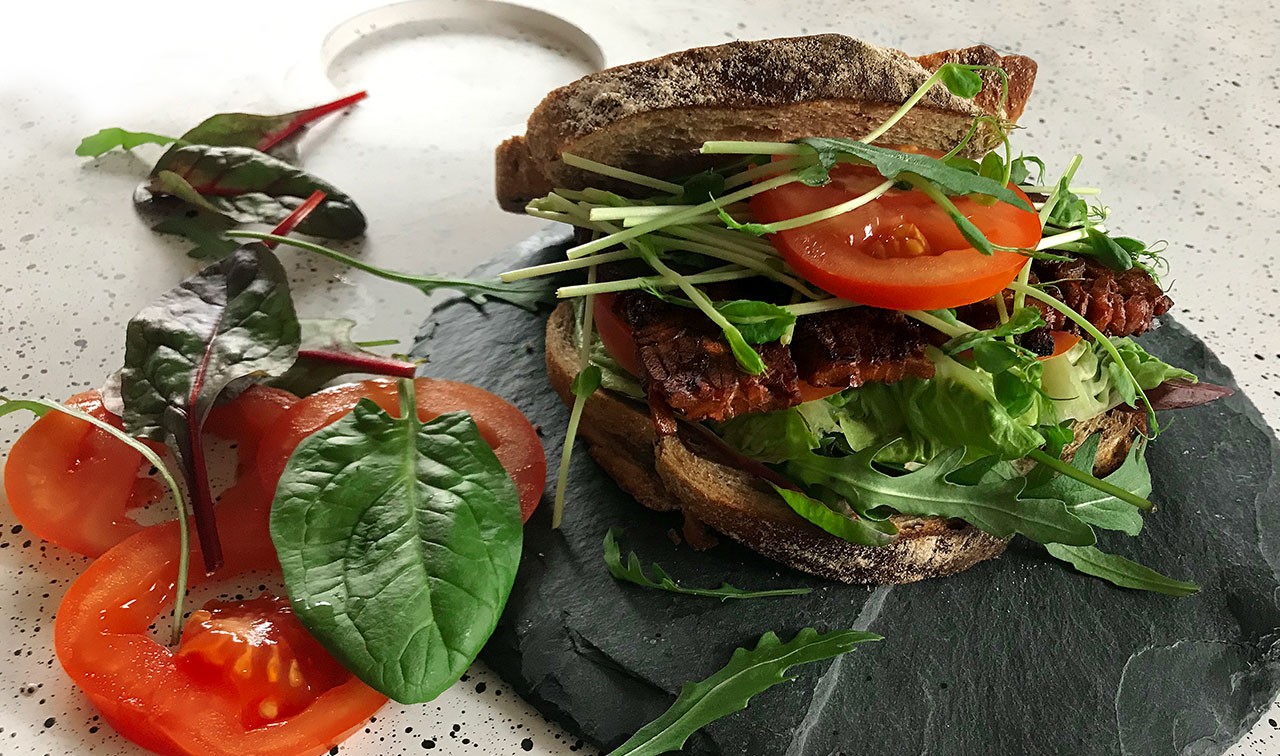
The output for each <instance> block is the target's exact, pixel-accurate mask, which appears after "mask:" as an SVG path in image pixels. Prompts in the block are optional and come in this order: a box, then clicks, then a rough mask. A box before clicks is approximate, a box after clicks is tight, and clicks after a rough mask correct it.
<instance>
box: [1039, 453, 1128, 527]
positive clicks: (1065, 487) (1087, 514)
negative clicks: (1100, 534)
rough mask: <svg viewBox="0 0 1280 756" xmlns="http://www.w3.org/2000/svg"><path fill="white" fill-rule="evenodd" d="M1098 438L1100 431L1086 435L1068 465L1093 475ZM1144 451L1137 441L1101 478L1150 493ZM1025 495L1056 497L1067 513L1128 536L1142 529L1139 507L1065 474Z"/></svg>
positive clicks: (1125, 487)
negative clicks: (1113, 469)
mask: <svg viewBox="0 0 1280 756" xmlns="http://www.w3.org/2000/svg"><path fill="white" fill-rule="evenodd" d="M1099 439H1101V435H1100V434H1094V435H1092V436H1090V437H1089V438H1086V439H1085V440H1084V442H1083V443H1081V444H1080V447H1079V448H1078V449H1076V453H1075V456H1074V457H1072V459H1071V465H1072V466H1073V467H1075V468H1076V469H1077V470H1081V471H1083V472H1086V473H1088V474H1090V475H1092V474H1093V463H1094V460H1096V459H1097V456H1098V441H1099ZM1143 452H1144V449H1143V443H1142V441H1141V440H1139V441H1138V442H1136V443H1134V445H1133V448H1131V449H1130V450H1129V456H1127V457H1126V458H1125V460H1124V463H1123V464H1122V465H1120V467H1119V468H1117V469H1116V471H1115V472H1113V473H1111V474H1110V475H1108V476H1106V477H1105V478H1103V480H1105V481H1106V482H1108V483H1111V484H1113V485H1116V486H1119V487H1120V488H1123V489H1125V490H1126V491H1130V492H1132V493H1135V494H1137V495H1138V496H1143V497H1146V496H1149V495H1150V494H1151V472H1150V470H1148V469H1147V460H1146V457H1145V456H1144V454H1143ZM1025 495H1027V496H1035V497H1039V498H1045V499H1059V500H1061V501H1063V502H1065V503H1066V505H1067V511H1068V512H1071V513H1072V514H1074V515H1075V516H1076V517H1078V518H1080V519H1081V520H1083V521H1084V522H1087V523H1089V524H1090V525H1093V526H1095V527H1099V528H1103V529H1105V530H1119V531H1121V532H1123V533H1126V534H1128V535H1131V536H1135V535H1137V534H1138V533H1139V532H1141V531H1142V510H1141V509H1138V508H1137V507H1135V506H1133V505H1132V504H1129V503H1128V502H1124V501H1121V500H1120V499H1118V498H1116V497H1115V496H1112V495H1110V494H1107V493H1105V492H1102V491H1099V490H1098V489H1096V488H1094V487H1093V486H1090V485H1088V484H1086V483H1083V482H1081V481H1078V480H1076V479H1075V478H1071V477H1068V476H1066V475H1058V476H1056V477H1054V478H1052V479H1050V480H1049V481H1048V482H1047V483H1044V484H1043V485H1040V486H1037V487H1035V488H1033V489H1028V490H1027V491H1026V493H1025Z"/></svg>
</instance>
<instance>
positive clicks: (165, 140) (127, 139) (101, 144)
mask: <svg viewBox="0 0 1280 756" xmlns="http://www.w3.org/2000/svg"><path fill="white" fill-rule="evenodd" d="M176 141H178V140H177V139H174V138H173V137H170V136H162V135H160V134H152V133H150V132H147V131H127V130H125V129H122V128H120V127H118V126H116V127H112V128H109V129H102V130H101V131H99V132H98V133H97V134H93V135H91V136H87V137H85V138H84V139H81V140H80V146H79V147H76V154H77V155H79V156H80V157H98V156H99V155H103V154H106V153H108V152H110V151H111V150H114V149H115V148H117V147H119V148H120V149H123V150H132V149H133V148H134V147H137V146H139V145H143V144H173V143H174V142H176Z"/></svg>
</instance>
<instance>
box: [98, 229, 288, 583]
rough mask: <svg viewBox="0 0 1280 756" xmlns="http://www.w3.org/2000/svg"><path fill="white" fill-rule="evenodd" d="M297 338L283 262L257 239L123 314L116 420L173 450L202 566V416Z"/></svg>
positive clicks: (212, 543)
mask: <svg viewBox="0 0 1280 756" xmlns="http://www.w3.org/2000/svg"><path fill="white" fill-rule="evenodd" d="M298 342H299V326H298V318H297V315H295V314H294V310H293V301H292V299H291V298H290V295H289V282H288V279H287V278H286V276H285V272H284V268H283V267H282V266H281V265H280V261H279V260H277V259H276V257H275V255H274V254H272V253H271V251H270V250H267V249H266V248H264V247H262V246H261V245H252V246H246V247H241V248H240V249H238V250H237V251H236V252H234V253H233V254H231V255H229V256H227V257H226V258H223V259H222V260H220V261H218V262H216V263H214V264H213V265H210V266H209V267H207V268H205V269H204V270H202V271H200V272H199V273H197V274H196V275H194V276H192V277H191V278H189V279H187V280H186V281H183V282H182V283H181V284H179V285H178V286H176V287H174V288H173V289H170V290H169V291H167V292H165V293H164V294H163V295H161V296H160V297H159V298H158V299H156V300H155V301H154V302H152V303H151V304H150V305H148V306H147V307H146V308H144V309H143V310H142V311H141V312H139V313H138V314H137V315H135V316H134V318H133V319H132V320H130V321H129V325H128V328H127V329H126V340H125V358H124V368H123V369H122V370H121V371H120V396H121V399H122V404H123V414H122V418H123V420H124V426H125V429H126V430H127V431H128V432H129V433H130V434H131V435H134V436H137V437H139V438H147V439H151V440H153V441H160V442H162V443H164V444H166V445H167V446H168V447H169V448H170V449H171V450H172V451H173V453H174V455H175V457H176V458H177V459H178V460H179V462H180V464H181V467H182V470H183V473H184V475H185V477H186V479H187V485H188V488H189V490H190V493H191V499H192V507H193V513H194V515H195V521H196V532H197V534H198V535H199V537H200V544H201V549H202V552H203V554H204V558H205V565H206V567H208V568H209V569H214V568H215V567H216V566H217V564H219V563H220V561H221V548H220V546H219V544H218V542H217V530H216V528H215V527H214V521H213V501H212V495H211V493H210V491H209V485H208V479H207V472H206V470H205V466H204V452H203V448H202V446H201V444H200V431H201V428H202V427H203V425H204V420H205V418H206V417H207V416H208V414H209V411H210V410H211V409H213V406H214V403H215V402H216V401H217V399H218V397H219V396H220V395H221V394H222V393H223V392H224V391H226V390H228V389H232V390H234V389H236V388H239V387H242V386H244V385H245V384H246V383H247V382H249V381H253V380H255V379H260V378H262V377H264V376H267V375H273V374H278V373H281V372H284V371H285V370H287V369H288V368H289V366H291V365H292V364H293V363H294V360H295V359H296V358H297V354H298Z"/></svg>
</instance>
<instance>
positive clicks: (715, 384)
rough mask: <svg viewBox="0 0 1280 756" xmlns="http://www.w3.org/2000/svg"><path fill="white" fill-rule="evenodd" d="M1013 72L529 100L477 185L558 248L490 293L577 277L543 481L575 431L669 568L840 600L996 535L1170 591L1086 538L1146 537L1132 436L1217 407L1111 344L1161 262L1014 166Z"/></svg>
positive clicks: (677, 75) (686, 59)
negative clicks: (779, 574)
mask: <svg viewBox="0 0 1280 756" xmlns="http://www.w3.org/2000/svg"><path fill="white" fill-rule="evenodd" d="M1035 75H1036V64H1035V62H1034V61H1032V60H1030V59H1029V58H1026V57H1022V56H1018V55H1002V54H999V53H997V52H996V51H995V50H993V49H992V48H990V47H987V46H977V47H968V48H964V49H955V50H947V51H943V52H937V53H933V54H930V55H924V56H920V57H912V56H910V55H908V54H906V53H903V52H900V51H897V50H893V49H888V48H883V47H878V46H876V45H872V44H869V43H866V42H862V41H859V40H856V39H852V38H849V37H846V36H841V35H835V34H824V35H817V36H808V37H795V38H786V39H775V40H766V41H755V42H731V43H728V44H722V45H718V46H714V47H704V48H697V49H692V50H686V51H683V52H678V53H674V54H670V55H666V56H663V57H660V58H657V59H654V60H649V61H644V62H640V63H633V64H629V65H623V66H619V67H616V68H611V69H608V70H605V71H601V72H597V73H594V74H590V75H588V76H586V77H584V78H582V79H580V80H578V81H576V82H574V83H571V84H569V85H567V86H564V87H561V88H560V89H557V90H555V91H553V92H551V93H550V94H549V95H547V97H546V98H545V99H544V100H543V101H542V103H541V104H540V105H539V106H538V107H537V108H536V109H535V110H534V111H533V113H532V115H531V116H530V118H529V121H528V125H527V130H526V133H525V134H524V135H522V136H515V137H512V138H511V139H508V140H507V141H506V142H504V143H503V144H502V145H501V146H499V147H498V149H497V151H496V188H497V196H498V200H499V203H500V204H501V205H502V207H503V208H505V209H507V210H510V211H515V212H525V213H528V214H530V215H532V216H535V217H538V218H543V219H549V220H554V221H557V222H561V223H566V224H569V225H571V226H573V227H575V229H576V231H575V234H576V236H575V240H574V244H573V246H571V247H569V248H568V250H567V251H566V253H565V256H564V259H559V260H555V261H552V262H549V263H546V264H542V265H538V266H533V267H529V268H524V269H520V270H513V271H508V272H507V273H506V274H504V276H503V278H504V279H505V280H507V281H516V280H522V279H527V278H532V277H536V276H543V275H561V276H570V277H576V279H577V280H576V281H570V282H567V283H566V284H565V285H563V286H561V287H560V288H559V289H558V294H559V296H560V297H561V298H562V299H563V300H565V301H564V302H563V303H561V304H560V305H559V306H558V307H557V308H556V309H555V311H554V312H552V313H551V315H550V317H549V319H548V322H547V329H546V362H547V371H548V375H549V377H550V382H551V384H552V386H553V387H554V388H555V390H556V391H557V392H558V393H559V394H560V396H561V397H562V398H563V399H564V401H565V402H566V403H568V404H569V405H570V406H571V407H572V408H573V413H572V415H571V421H570V432H569V439H568V441H567V443H566V448H565V454H566V457H567V455H568V453H569V451H570V450H571V444H572V439H573V437H574V436H575V435H576V434H580V435H581V436H582V437H583V438H584V439H585V440H586V442H587V444H588V446H589V448H590V451H591V454H592V456H593V457H594V458H595V460H596V461H597V462H598V463H599V465H600V467H602V468H603V469H604V470H605V471H606V472H607V473H608V474H609V475H610V476H612V477H613V479H614V480H615V481H616V482H617V483H618V485H619V486H620V487H621V488H622V489H624V490H625V491H627V492H628V493H630V494H631V495H632V496H634V497H635V498H636V499H637V500H638V501H639V502H640V503H642V504H644V505H645V506H648V507H651V508H653V509H657V510H664V511H674V510H678V511H680V512H681V513H683V516H684V523H685V526H684V535H685V539H686V540H687V541H688V542H689V543H690V544H691V545H693V546H695V547H703V546H708V545H710V544H712V543H714V542H715V541H716V534H719V535H722V536H727V537H729V538H731V539H733V540H735V541H738V542H740V543H742V544H744V545H746V546H748V547H750V548H752V549H754V550H755V551H757V552H759V553H760V554H763V555H765V556H767V557H770V558H772V559H775V560H777V561H779V562H782V563H784V564H786V565H789V566H791V567H793V568H796V569H799V570H803V571H805V572H809V573H812V574H815V575H819V576H822V577H826V578H830V579H834V580H840V581H844V582H849V583H875V584H887V583H905V582H911V581H915V580H920V579H924V578H929V577H938V576H945V575H951V574H954V573H957V572H959V571H961V570H965V569H967V568H969V567H971V566H973V565H974V564H976V563H978V562H980V561H983V560H986V559H990V558H993V557H995V556H998V555H999V554H1000V553H1001V552H1002V551H1004V549H1005V547H1006V545H1007V544H1008V543H1009V541H1010V539H1011V538H1012V537H1013V536H1015V535H1022V536H1024V537H1027V538H1030V539H1031V540H1033V541H1037V542H1039V543H1042V544H1045V547H1046V549H1047V550H1048V552H1049V553H1050V554H1051V555H1053V556H1055V557H1058V558H1060V559H1063V560H1065V561H1067V562H1069V563H1071V564H1072V565H1074V566H1075V567H1076V568H1077V569H1080V570H1081V571H1083V572H1086V573H1089V574H1092V575H1095V576H1098V577H1103V578H1106V579H1109V580H1112V582H1116V583H1118V584H1120V585H1128V586H1129V587H1152V585H1155V586H1157V587H1156V588H1155V589H1156V590H1164V591H1165V592H1167V593H1186V592H1190V591H1191V590H1192V589H1194V586H1191V587H1188V586H1189V584H1186V583H1182V582H1181V581H1174V580H1171V579H1167V578H1163V576H1159V575H1158V573H1156V572H1154V571H1153V570H1150V569H1148V568H1145V567H1142V566H1140V565H1136V564H1134V563H1132V562H1129V561H1128V560H1126V559H1124V558H1123V556H1121V555H1117V554H1109V553H1104V552H1102V551H1100V550H1098V549H1097V547H1096V545H1095V544H1096V540H1097V531H1098V530H1100V529H1111V530H1120V531H1123V532H1126V533H1129V534H1136V533H1137V532H1138V530H1139V529H1140V528H1141V523H1142V517H1143V515H1144V514H1145V513H1146V512H1148V511H1149V510H1151V509H1152V505H1151V503H1150V501H1149V500H1148V498H1147V497H1148V495H1149V494H1150V491H1151V481H1150V475H1149V472H1148V470H1147V467H1146V462H1145V457H1144V448H1145V444H1146V443H1147V442H1148V441H1149V440H1150V439H1151V438H1154V437H1155V436H1156V435H1158V433H1159V423H1158V421H1157V418H1156V415H1155V410H1157V409H1164V408H1173V407H1186V406H1192V405H1194V404H1198V403H1202V402H1204V401H1208V400H1210V399H1213V398H1216V397H1218V396H1221V395H1222V394H1224V393H1227V391H1226V390H1225V389H1220V388H1219V387H1214V386H1209V385H1206V384H1203V383H1199V382H1198V381H1197V379H1196V377H1195V376H1194V375H1192V374H1190V373H1188V372H1187V371H1184V370H1181V369H1179V368H1177V367H1175V366H1172V365H1169V364H1166V363H1165V362H1164V361H1162V360H1160V359H1159V358H1158V357H1156V356H1153V355H1151V354H1149V353H1147V352H1146V351H1145V350H1144V349H1143V348H1142V347H1141V346H1140V345H1139V344H1138V342H1137V341H1135V340H1134V337H1137V336H1140V335H1141V334H1143V333H1144V332H1146V331H1148V330H1150V329H1152V328H1154V327H1156V326H1157V325H1158V318H1159V316H1161V315H1163V314H1164V313H1166V312H1167V311H1168V310H1169V308H1170V307H1171V306H1172V301H1171V300H1170V298H1169V297H1168V296H1167V295H1166V293H1165V291H1164V290H1163V289H1162V287H1161V283H1160V275H1161V274H1162V273H1163V272H1165V262H1164V257H1163V255H1162V252H1163V245H1162V244H1159V243H1158V244H1146V243H1144V242H1142V241H1139V240H1137V239H1135V238H1132V237H1128V236H1122V235H1120V234H1118V233H1115V232H1113V231H1112V230H1111V227H1112V226H1113V220H1112V219H1111V218H1110V217H1109V213H1110V211H1109V209H1108V208H1106V207H1104V206H1102V205H1099V204H1095V203H1092V202H1091V201H1090V199H1091V198H1092V197H1093V195H1095V194H1097V193H1098V190H1097V189H1095V188H1092V187H1086V186H1082V185H1081V184H1080V183H1079V182H1077V181H1076V180H1075V176H1076V171H1077V168H1078V166H1079V164H1080V160H1081V159H1080V157H1079V156H1077V157H1076V158H1074V159H1072V160H1071V161H1070V162H1069V163H1068V164H1067V165H1065V166H1064V167H1061V168H1058V169H1056V170H1055V171H1053V172H1050V170H1049V167H1048V166H1047V165H1046V162H1045V161H1043V160H1041V159H1039V158H1037V157H1034V156H1030V155H1026V154H1023V153H1021V152H1015V151H1014V148H1013V145H1012V142H1011V138H1012V137H1013V136H1014V133H1015V131H1016V128H1017V126H1016V125H1017V121H1018V119H1019V118H1020V117H1021V115H1022V113H1023V109H1024V107H1025V106H1026V103H1027V100H1028V98H1029V96H1030V94H1031V89H1032V85H1033V83H1034V80H1035ZM564 468H565V465H562V471H561V484H560V486H559V487H558V493H557V501H556V507H555V513H554V515H553V517H554V520H555V522H556V524H558V522H559V518H560V516H561V511H562V508H563V498H564V485H563V478H564V472H563V470H564ZM581 504H582V505H584V506H585V505H588V504H589V503H588V502H581ZM1135 571H1139V572H1135ZM1142 571H1145V572H1142ZM1133 574H1141V575H1143V576H1145V577H1147V578H1149V580H1147V584H1141V585H1139V584H1138V583H1142V582H1143V581H1135V579H1134V578H1133V577H1132V575H1133ZM1151 576H1155V577H1151ZM1156 578H1159V580H1157V579H1156ZM1161 581H1164V582H1161Z"/></svg>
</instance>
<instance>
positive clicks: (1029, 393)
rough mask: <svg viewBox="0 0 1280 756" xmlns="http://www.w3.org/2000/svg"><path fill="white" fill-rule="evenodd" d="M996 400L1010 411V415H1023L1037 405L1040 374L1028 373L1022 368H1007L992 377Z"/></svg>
mask: <svg viewBox="0 0 1280 756" xmlns="http://www.w3.org/2000/svg"><path fill="white" fill-rule="evenodd" d="M992 385H993V387H994V388H995V392H996V401H998V402H1000V406H1002V407H1004V411H1005V412H1008V413H1009V417H1022V416H1023V415H1024V414H1026V413H1028V412H1030V411H1031V409H1032V408H1033V407H1034V406H1035V403H1036V396H1037V395H1038V393H1039V381H1038V375H1036V374H1032V375H1027V374H1025V373H1023V372H1022V371H1020V370H1005V371H1004V372H1001V373H996V375H995V377H994V378H993V379H992Z"/></svg>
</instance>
